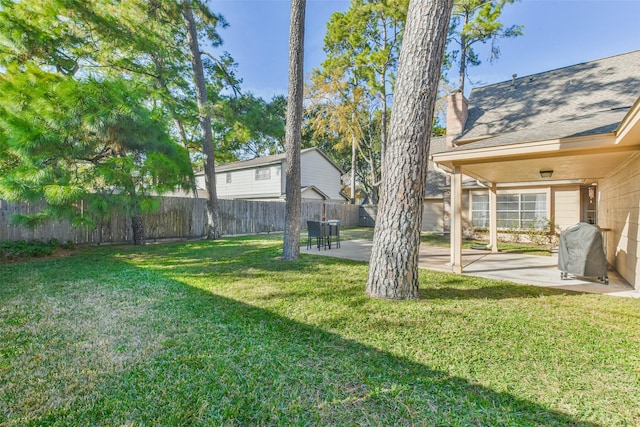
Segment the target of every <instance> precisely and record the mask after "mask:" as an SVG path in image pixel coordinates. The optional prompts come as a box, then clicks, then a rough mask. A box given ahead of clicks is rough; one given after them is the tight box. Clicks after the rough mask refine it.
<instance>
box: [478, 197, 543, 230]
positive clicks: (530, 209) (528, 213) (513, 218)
mask: <svg viewBox="0 0 640 427" xmlns="http://www.w3.org/2000/svg"><path fill="white" fill-rule="evenodd" d="M496 205H497V216H498V229H503V230H505V229H512V230H543V229H544V228H545V227H546V225H547V220H546V218H547V194H546V193H521V194H498V197H497V200H496ZM471 223H472V225H473V227H474V228H489V195H488V194H473V195H472V196H471Z"/></svg>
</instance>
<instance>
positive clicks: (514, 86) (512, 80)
mask: <svg viewBox="0 0 640 427" xmlns="http://www.w3.org/2000/svg"><path fill="white" fill-rule="evenodd" d="M517 77H518V75H517V74H516V73H513V75H512V76H511V88H512V89H515V88H516V78H517Z"/></svg>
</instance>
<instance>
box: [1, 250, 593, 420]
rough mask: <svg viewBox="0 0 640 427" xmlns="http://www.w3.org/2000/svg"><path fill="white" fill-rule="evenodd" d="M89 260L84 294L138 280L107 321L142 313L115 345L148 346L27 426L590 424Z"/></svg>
mask: <svg viewBox="0 0 640 427" xmlns="http://www.w3.org/2000/svg"><path fill="white" fill-rule="evenodd" d="M178 252H179V251H178ZM165 254H166V255H169V256H171V254H170V252H169V253H166V252H165ZM146 255H149V256H150V257H152V258H153V257H154V255H153V251H151V252H146ZM146 260H147V261H148V260H149V258H146ZM336 262H338V261H336ZM93 263H94V264H93V266H92V269H91V270H90V271H89V272H88V273H87V274H86V277H83V276H82V274H80V275H79V276H78V277H77V278H76V279H75V280H79V281H81V282H82V281H84V280H86V281H89V280H92V281H94V282H93V287H91V288H89V287H87V290H86V292H87V293H90V292H94V291H95V289H96V288H97V287H99V286H100V283H101V282H102V279H101V277H99V275H98V276H96V271H100V270H101V269H102V268H105V269H108V270H109V271H116V270H120V271H121V272H120V274H121V276H122V277H123V278H125V277H126V280H127V285H126V286H123V287H120V288H118V287H109V289H108V290H105V289H103V290H101V292H103V293H107V294H108V293H109V292H113V293H114V297H116V298H114V300H116V301H119V300H123V301H126V299H123V296H124V297H126V295H127V294H132V295H131V296H132V297H133V294H135V293H137V292H138V289H140V290H139V292H141V293H144V295H145V298H147V299H149V300H152V301H154V305H153V307H152V309H151V310H150V311H149V312H147V313H145V316H144V317H143V318H130V317H126V316H125V317H123V318H121V319H117V321H119V322H121V325H122V329H123V330H125V329H127V328H129V327H130V325H129V323H131V322H144V323H146V324H148V326H149V328H150V329H152V330H154V331H157V334H155V336H151V337H147V336H141V337H133V338H131V339H130V340H129V341H127V342H125V343H124V344H123V346H126V345H129V346H139V347H140V348H141V349H144V348H146V347H153V348H157V349H156V350H155V351H154V352H149V354H148V356H147V357H146V358H145V359H144V360H142V361H139V362H136V363H134V364H133V365H131V366H125V367H124V368H123V369H121V370H119V371H117V372H111V373H108V374H105V375H98V376H95V374H94V375H92V376H87V378H86V381H87V382H89V383H90V384H88V385H86V387H87V388H88V391H90V396H91V397H90V398H89V399H88V400H87V399H86V398H84V397H83V396H81V395H69V396H67V400H65V401H63V402H58V403H59V406H58V407H54V408H49V409H47V410H43V411H41V413H39V414H38V415H37V416H36V417H26V418H22V419H23V420H24V419H28V420H31V421H32V424H52V425H56V424H57V425H96V424H100V425H116V424H141V425H414V424H417V425H430V426H450V425H461V426H462V425H465V426H466V425H487V426H488V425H492V426H493V425H545V426H554V425H557V426H566V425H578V426H595V425H596V424H593V423H587V422H582V421H580V420H577V419H575V418H573V417H571V416H570V415H567V414H564V413H562V412H559V411H554V410H551V409H550V408H548V407H544V406H541V405H539V404H537V403H535V402H531V401H528V400H526V399H521V398H518V397H517V396H514V395H512V394H509V393H506V392H498V391H495V390H492V389H490V388H487V387H483V386H480V385H477V384H473V383H470V382H469V381H467V380H466V379H464V378H460V377H456V376H452V375H450V374H448V373H447V372H444V371H440V370H435V369H431V368H429V367H428V366H425V365H421V364H418V363H415V362H413V361H411V360H409V359H406V358H403V357H398V356H395V355H393V354H391V353H389V352H386V351H381V350H379V349H376V348H374V347H371V346H367V345H364V344H362V343H359V342H356V341H353V340H349V339H345V338H343V337H341V336H340V335H338V334H335V333H331V332H328V331H326V330H323V329H321V328H318V327H314V326H310V325H307V324H305V323H301V322H297V321H293V320H291V319H289V318H287V317H283V316H281V315H278V314H276V313H274V312H273V311H270V310H267V309H263V308H259V307H255V306H251V305H248V304H245V303H243V302H239V301H237V300H234V299H229V298H225V297H222V296H220V295H216V294H213V293H211V292H208V291H205V290H202V289H199V288H196V287H193V286H192V285H191V284H189V283H188V282H183V281H180V280H174V279H169V278H168V277H169V275H171V276H172V277H175V276H174V274H176V272H175V271H172V269H165V268H164V267H165V264H164V263H163V264H157V263H150V264H149V265H145V263H144V262H141V263H140V264H139V265H138V266H136V265H132V263H131V262H125V260H124V259H122V257H119V258H118V259H116V258H115V257H102V258H100V257H95V258H94V259H93ZM283 264H285V265H286V264H287V263H283ZM59 265H60V263H59ZM290 265H291V266H292V265H293V263H292V264H290ZM336 265H337V264H336ZM172 266H173V265H172ZM157 267H161V268H157ZM309 267H311V265H310V266H309ZM181 268H182V270H181V271H180V272H179V273H180V274H183V273H185V274H186V273H188V274H192V275H200V274H205V275H207V274H217V273H211V272H210V271H209V270H206V269H205V270H204V271H203V270H202V266H201V265H196V264H182V267H181ZM260 268H264V267H260ZM300 268H306V267H304V266H300V265H298V267H297V268H296V269H300ZM55 280H59V279H54V281H55ZM150 283H152V285H150ZM82 286H86V283H83V285H82ZM81 290H82V289H79V290H78V292H80V291H81ZM60 292H61V295H62V294H64V292H62V291H60ZM58 297H59V298H62V296H58ZM292 307H295V303H292ZM114 315H115V314H114ZM92 332H95V331H92ZM152 341H153V342H152ZM74 344H75V343H74V342H68V343H67V345H69V346H74ZM34 356H36V355H34ZM81 383H83V382H82V381H81ZM83 384H84V383H83ZM83 391H84V390H83V389H82V388H80V389H79V390H78V392H79V393H82V392H83ZM22 415H24V414H20V413H13V414H8V415H7V418H6V421H12V420H13V421H16V420H18V419H21V418H20V417H21V416H22Z"/></svg>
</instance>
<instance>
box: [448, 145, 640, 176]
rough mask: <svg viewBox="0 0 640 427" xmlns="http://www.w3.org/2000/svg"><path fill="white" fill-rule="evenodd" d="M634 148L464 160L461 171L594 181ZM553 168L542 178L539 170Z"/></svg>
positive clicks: (620, 161) (624, 159)
mask: <svg viewBox="0 0 640 427" xmlns="http://www.w3.org/2000/svg"><path fill="white" fill-rule="evenodd" d="M633 153H634V151H627V150H620V151H614V152H597V153H591V154H574V155H565V156H553V157H538V158H527V159H513V158H501V159H493V160H487V161H485V162H477V163H471V164H461V165H460V166H461V169H462V170H461V172H462V173H463V174H465V175H468V176H471V177H473V178H476V179H479V180H482V181H488V182H493V183H509V182H531V181H540V182H545V181H562V180H581V181H585V182H586V181H592V180H597V179H600V178H604V177H606V176H608V175H610V174H611V173H612V172H613V171H615V170H616V169H618V168H619V167H620V166H621V165H623V164H624V163H625V162H626V161H627V160H628V159H629V158H630V157H631V156H632V155H633ZM543 170H544V171H548V170H552V171H553V174H552V176H551V177H550V178H541V176H540V171H543Z"/></svg>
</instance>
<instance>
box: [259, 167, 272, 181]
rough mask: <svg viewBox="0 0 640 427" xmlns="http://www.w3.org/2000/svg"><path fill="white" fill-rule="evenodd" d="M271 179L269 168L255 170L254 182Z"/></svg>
mask: <svg viewBox="0 0 640 427" xmlns="http://www.w3.org/2000/svg"><path fill="white" fill-rule="evenodd" d="M267 179H271V168H261V169H256V181H263V180H267Z"/></svg>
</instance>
